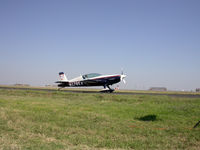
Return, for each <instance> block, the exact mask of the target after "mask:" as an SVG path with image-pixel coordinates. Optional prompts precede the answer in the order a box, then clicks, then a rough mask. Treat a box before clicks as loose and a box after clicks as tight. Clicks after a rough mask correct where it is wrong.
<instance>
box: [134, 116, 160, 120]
mask: <svg viewBox="0 0 200 150" xmlns="http://www.w3.org/2000/svg"><path fill="white" fill-rule="evenodd" d="M135 119H137V120H140V121H158V120H161V119H158V117H157V116H156V115H146V116H142V117H138V118H135Z"/></svg>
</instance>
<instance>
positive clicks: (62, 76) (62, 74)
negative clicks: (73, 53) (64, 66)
mask: <svg viewBox="0 0 200 150" xmlns="http://www.w3.org/2000/svg"><path fill="white" fill-rule="evenodd" d="M59 76H60V80H61V81H68V79H67V77H66V75H65V74H64V72H59Z"/></svg>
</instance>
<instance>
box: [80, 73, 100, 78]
mask: <svg viewBox="0 0 200 150" xmlns="http://www.w3.org/2000/svg"><path fill="white" fill-rule="evenodd" d="M98 76H101V74H99V73H90V74H85V75H83V76H82V77H83V79H87V78H94V77H98Z"/></svg>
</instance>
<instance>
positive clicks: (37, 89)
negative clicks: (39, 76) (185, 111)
mask: <svg viewBox="0 0 200 150" xmlns="http://www.w3.org/2000/svg"><path fill="white" fill-rule="evenodd" d="M0 89H10V90H32V91H48V92H55V91H58V90H57V89H45V88H31V87H29V88H21V87H20V88H18V87H0ZM60 91H61V92H71V93H99V94H102V93H100V92H98V91H92V90H91V91H90V90H87V91H86V90H82V91H81V90H71V89H69V90H60ZM105 94H113V95H166V96H170V97H187V98H200V94H181V93H176V94H170V93H143V92H141V93H140V92H138V93H137V92H118V91H115V92H113V93H105Z"/></svg>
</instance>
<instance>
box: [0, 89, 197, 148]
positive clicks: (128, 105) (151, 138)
mask: <svg viewBox="0 0 200 150" xmlns="http://www.w3.org/2000/svg"><path fill="white" fill-rule="evenodd" d="M199 120H200V98H177V97H176V98H173V97H168V96H149V95H110V94H81V93H65V92H44V91H24V90H3V89H0V149H196V150H197V149H200V126H198V127H197V128H195V129H193V128H192V127H193V126H194V125H195V123H197V122H198V121H199Z"/></svg>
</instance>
